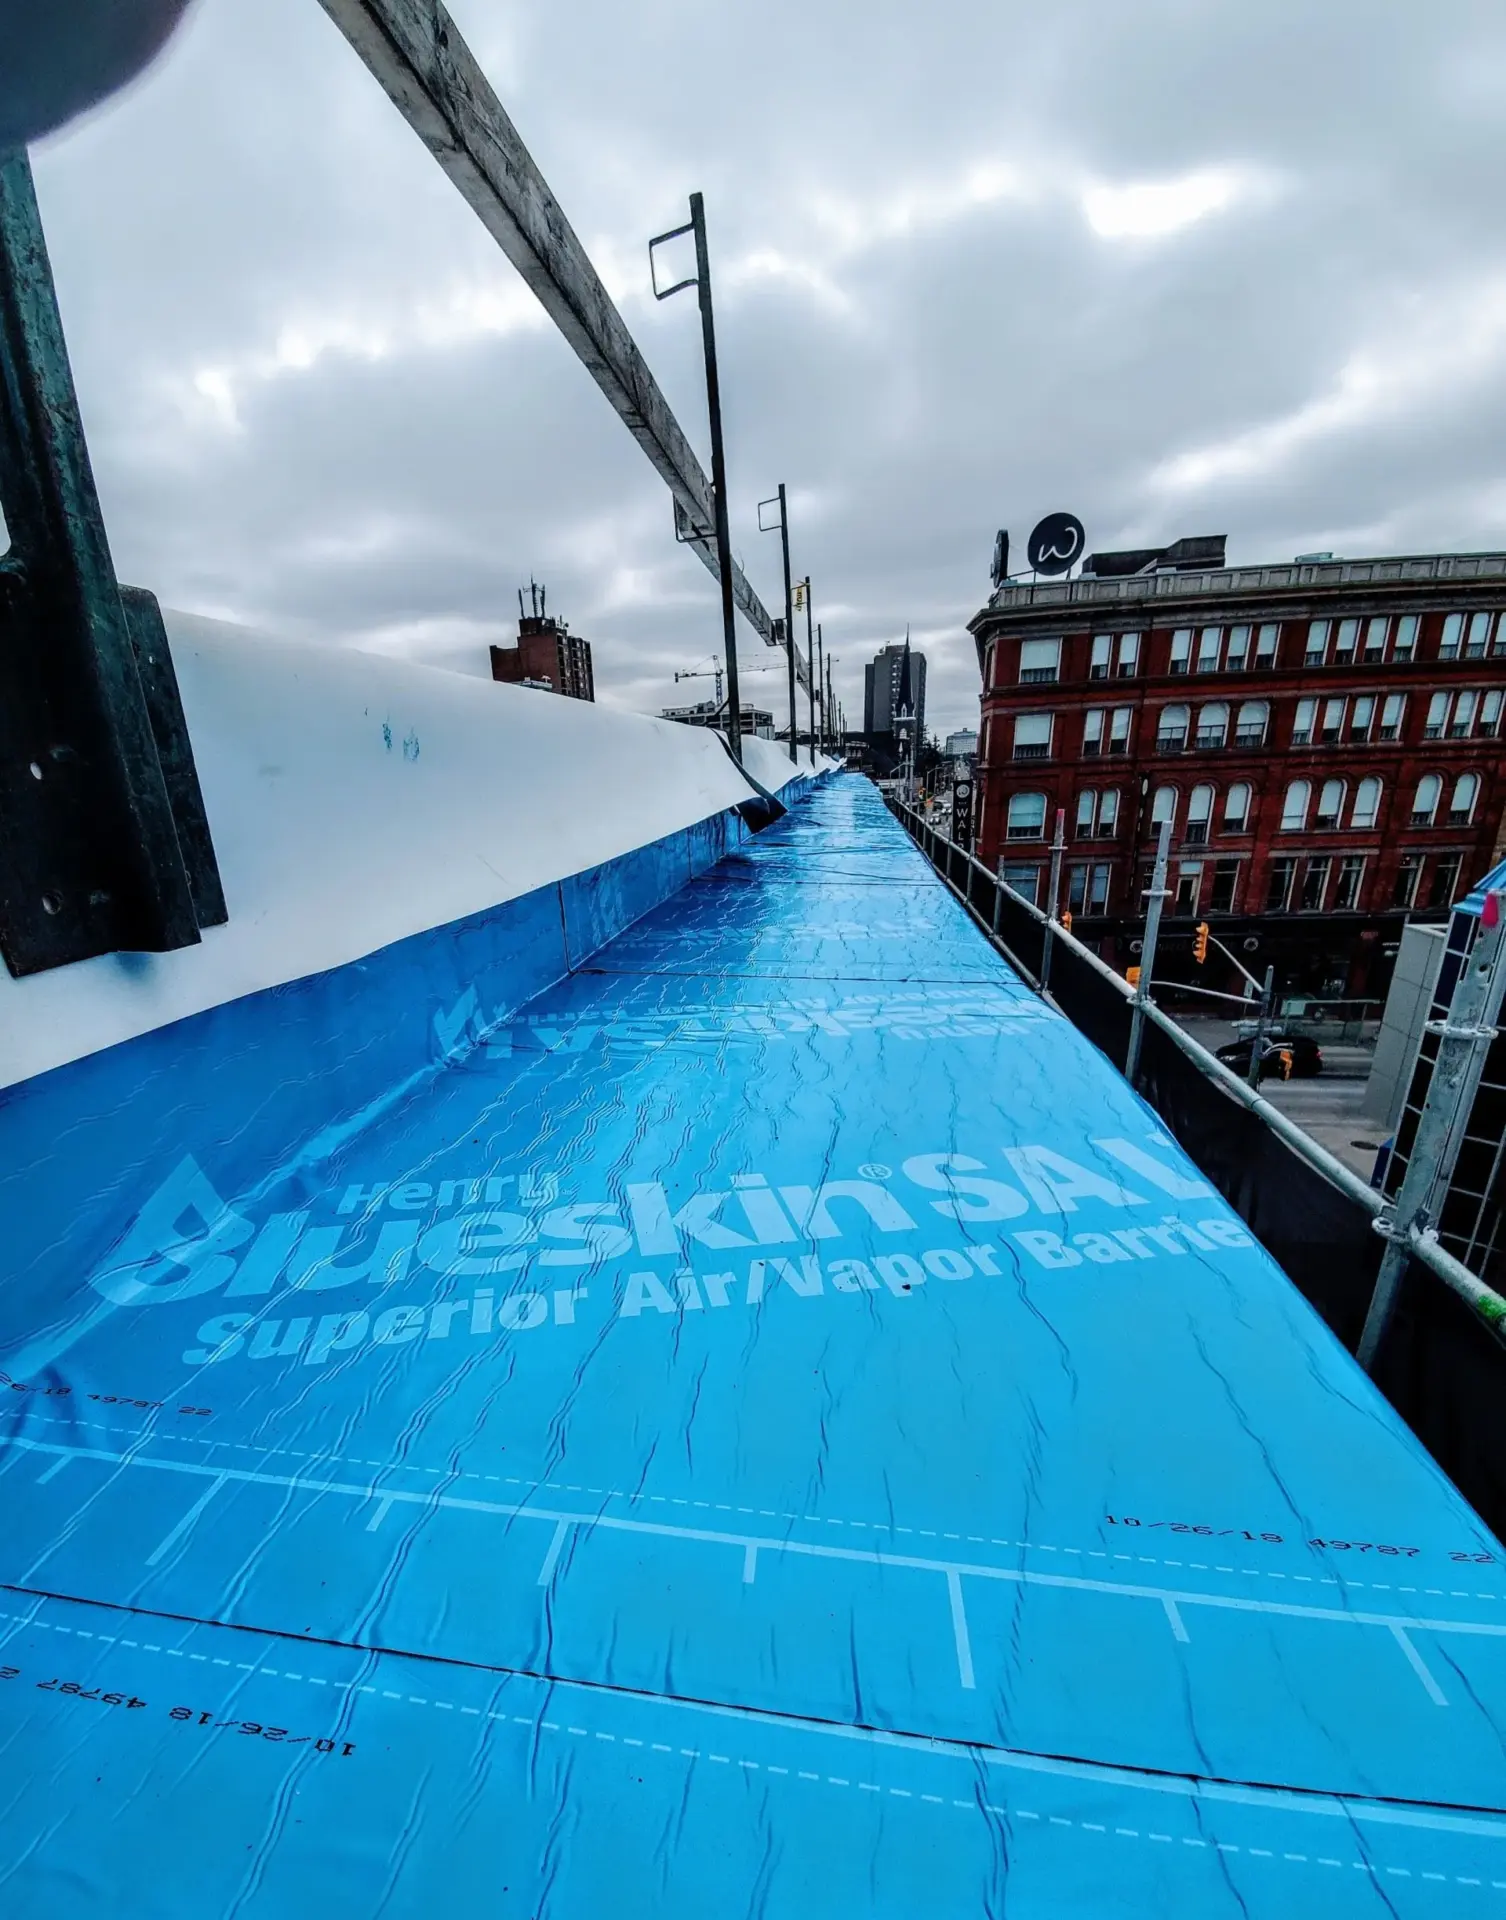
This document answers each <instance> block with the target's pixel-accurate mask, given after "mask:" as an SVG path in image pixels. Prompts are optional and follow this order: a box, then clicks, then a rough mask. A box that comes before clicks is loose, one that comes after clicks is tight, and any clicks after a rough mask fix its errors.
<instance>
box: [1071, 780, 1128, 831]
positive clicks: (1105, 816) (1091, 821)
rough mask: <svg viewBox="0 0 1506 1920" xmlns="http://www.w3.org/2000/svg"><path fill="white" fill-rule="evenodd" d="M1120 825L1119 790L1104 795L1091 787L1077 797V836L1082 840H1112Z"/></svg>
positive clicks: (1109, 789) (1106, 791) (1111, 788)
mask: <svg viewBox="0 0 1506 1920" xmlns="http://www.w3.org/2000/svg"><path fill="white" fill-rule="evenodd" d="M1118 825H1119V789H1118V788H1117V787H1108V788H1106V789H1105V790H1104V791H1103V792H1102V793H1098V792H1095V791H1094V790H1093V789H1092V788H1091V787H1090V788H1089V789H1088V790H1087V792H1085V793H1080V794H1078V796H1077V834H1078V838H1079V839H1081V840H1092V839H1095V838H1096V839H1099V840H1111V839H1112V838H1113V837H1114V832H1115V829H1116V828H1117V827H1118Z"/></svg>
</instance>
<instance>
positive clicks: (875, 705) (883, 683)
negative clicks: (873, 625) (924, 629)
mask: <svg viewBox="0 0 1506 1920" xmlns="http://www.w3.org/2000/svg"><path fill="white" fill-rule="evenodd" d="M902 695H903V696H904V698H903V700H902V697H901V696H902ZM901 705H904V706H907V707H908V708H909V710H910V712H911V713H912V715H913V716H914V721H913V724H914V739H915V741H916V743H917V745H919V744H920V743H922V742H923V741H924V740H925V737H926V657H925V655H924V654H923V653H915V652H913V651H912V650H911V647H910V641H909V637H908V635H907V636H906V638H905V639H904V640H903V641H901V642H900V643H899V644H898V645H895V646H888V647H884V648H883V649H882V650H881V651H880V652H878V653H876V654H875V655H874V657H873V659H872V661H870V663H869V664H868V665H867V666H866V667H864V669H863V731H864V733H866V734H867V735H868V736H869V738H870V739H872V738H874V737H875V736H879V735H884V734H892V733H893V732H894V731H895V725H894V721H895V715H896V714H897V713H898V712H899V711H900V708H901Z"/></svg>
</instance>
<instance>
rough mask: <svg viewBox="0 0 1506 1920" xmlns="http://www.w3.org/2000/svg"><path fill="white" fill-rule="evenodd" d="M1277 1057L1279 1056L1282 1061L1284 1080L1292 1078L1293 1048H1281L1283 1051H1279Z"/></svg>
mask: <svg viewBox="0 0 1506 1920" xmlns="http://www.w3.org/2000/svg"><path fill="white" fill-rule="evenodd" d="M1276 1057H1277V1058H1278V1059H1279V1060H1280V1062H1281V1077H1282V1079H1283V1080H1290V1079H1291V1077H1292V1050H1291V1048H1290V1047H1283V1048H1282V1049H1281V1052H1280V1053H1279V1054H1278V1055H1277V1056H1276Z"/></svg>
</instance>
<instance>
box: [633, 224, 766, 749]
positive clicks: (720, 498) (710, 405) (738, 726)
mask: <svg viewBox="0 0 1506 1920" xmlns="http://www.w3.org/2000/svg"><path fill="white" fill-rule="evenodd" d="M686 233H690V234H694V236H695V273H694V275H693V276H692V277H690V278H689V279H685V280H679V281H676V283H675V284H674V286H672V287H665V288H664V290H663V291H662V292H661V291H660V289H659V285H658V282H657V281H655V280H654V248H655V247H657V246H661V245H662V244H663V243H664V242H665V241H666V240H677V239H678V238H679V237H680V236H681V235H682V234H686ZM648 259H649V278H650V281H652V282H653V289H654V298H655V299H656V300H667V299H668V298H669V297H670V295H671V294H674V293H679V292H680V291H681V290H682V288H685V287H694V288H695V289H696V293H697V297H698V299H699V301H700V308H701V346H702V349H703V351H704V353H705V358H706V412H707V414H708V415H709V417H710V422H711V504H712V512H713V515H714V518H715V531H716V566H717V572H718V573H719V574H720V575H721V588H722V638H723V642H724V645H725V652H726V660H727V731H728V734H729V736H730V739H731V746H732V752H733V754H734V755H735V757H736V758H737V759H738V761H741V760H742V757H743V713H742V701H741V700H740V698H739V696H738V685H737V629H736V616H735V613H734V610H733V602H732V539H731V535H730V533H729V532H728V527H727V456H726V452H725V450H724V448H723V445H722V391H721V384H720V381H719V380H718V377H717V369H716V325H715V322H714V321H713V319H712V314H711V260H710V255H709V253H708V252H707V247H706V208H705V204H704V202H703V201H702V198H701V196H700V194H698V193H693V194H692V195H691V196H690V218H689V220H688V221H687V222H686V223H685V225H684V226H683V227H674V228H672V229H671V231H670V232H668V233H661V234H657V235H655V237H654V238H653V239H652V240H650V241H649V243H648ZM782 491H783V489H781V492H782Z"/></svg>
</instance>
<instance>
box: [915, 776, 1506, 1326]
mask: <svg viewBox="0 0 1506 1920" xmlns="http://www.w3.org/2000/svg"><path fill="white" fill-rule="evenodd" d="M889 804H890V806H891V808H892V809H893V811H894V813H895V815H896V817H897V818H898V819H899V821H900V822H901V824H902V825H903V826H904V827H905V829H906V831H907V832H908V833H909V834H910V836H911V838H912V839H914V840H915V841H916V843H917V844H918V845H919V846H920V848H921V850H922V852H924V853H925V855H926V857H927V858H928V859H929V860H930V862H931V864H932V866H933V867H935V869H936V871H937V872H938V873H939V874H940V875H941V877H942V879H943V880H945V881H946V883H947V885H948V886H949V887H951V889H952V891H953V892H954V893H955V894H956V895H957V897H958V898H959V900H961V902H962V904H963V905H964V906H965V907H966V908H967V909H968V911H969V912H970V913H971V914H972V915H973V916H974V918H975V919H976V920H977V921H978V924H979V925H980V927H982V928H983V930H984V932H985V933H987V934H988V936H989V938H990V940H992V941H993V942H994V943H995V944H996V945H997V946H998V947H999V949H1000V951H1001V952H1002V953H1003V954H1004V955H1005V957H1006V958H1007V959H1008V961H1009V963H1010V965H1011V966H1013V967H1014V968H1015V970H1016V971H1017V972H1018V973H1019V974H1020V975H1021V977H1022V978H1023V979H1024V980H1025V981H1027V982H1028V984H1029V985H1030V986H1032V987H1034V988H1035V989H1036V991H1037V992H1039V993H1041V995H1042V997H1043V998H1044V999H1046V1000H1047V1001H1049V1002H1050V1004H1051V1005H1052V1006H1054V1007H1056V1009H1057V1011H1058V1012H1059V1013H1061V1014H1062V1015H1063V1017H1064V1018H1070V1017H1071V1016H1070V1014H1068V1013H1067V1010H1066V1009H1065V1008H1064V1007H1062V1006H1061V1004H1060V1003H1059V1002H1058V1001H1057V1000H1056V999H1055V998H1054V996H1053V995H1052V994H1051V992H1050V989H1049V987H1042V985H1041V982H1040V980H1039V979H1038V978H1037V976H1036V975H1035V974H1034V973H1033V972H1032V971H1031V970H1030V968H1029V967H1027V966H1026V965H1024V963H1023V962H1022V961H1021V960H1020V958H1019V956H1018V955H1017V954H1015V953H1013V952H1011V951H1010V949H1009V947H1008V945H1007V944H1006V942H1005V941H1004V940H1003V939H1002V938H1001V937H1000V934H999V917H1000V914H999V910H1000V907H1001V906H1002V903H1003V901H1004V899H1005V898H1008V899H1009V900H1010V901H1011V902H1012V903H1013V904H1014V906H1015V907H1016V908H1017V909H1018V910H1020V911H1021V912H1024V913H1025V914H1028V915H1029V917H1030V918H1031V919H1032V920H1034V921H1035V922H1036V923H1037V924H1038V925H1039V926H1040V928H1041V932H1042V937H1043V940H1044V941H1045V943H1046V945H1045V951H1046V952H1048V953H1049V951H1050V947H1051V943H1052V942H1054V941H1060V942H1061V943H1062V944H1063V946H1065V947H1068V948H1070V949H1071V951H1072V952H1073V953H1074V954H1076V955H1077V956H1078V958H1079V959H1080V960H1082V962H1083V963H1084V964H1085V965H1087V966H1088V967H1090V968H1091V969H1092V970H1093V971H1094V972H1095V973H1097V974H1098V975H1100V976H1101V978H1102V979H1103V980H1104V981H1105V982H1107V983H1108V984H1109V985H1110V986H1112V988H1113V990H1114V991H1115V992H1116V993H1118V994H1119V995H1120V996H1121V997H1122V998H1123V1000H1124V1001H1125V1003H1126V1005H1127V1006H1128V1005H1132V1004H1133V1003H1134V1000H1135V990H1134V988H1133V987H1132V986H1131V985H1130V983H1129V982H1128V981H1127V980H1126V979H1125V978H1124V977H1123V975H1121V974H1118V973H1116V972H1115V971H1114V969H1113V968H1112V967H1111V966H1109V965H1108V963H1107V962H1106V961H1105V960H1104V959H1103V958H1102V957H1101V956H1100V955H1098V954H1096V953H1094V951H1093V950H1092V948H1091V947H1088V946H1085V945H1084V944H1083V943H1082V941H1081V940H1079V939H1078V938H1077V937H1076V935H1075V934H1072V933H1069V932H1068V931H1067V929H1066V928H1065V927H1063V926H1061V925H1060V924H1059V923H1058V922H1056V921H1054V920H1052V919H1051V918H1050V916H1049V915H1047V914H1045V913H1043V912H1042V911H1041V909H1040V908H1039V907H1038V906H1036V905H1035V903H1034V901H1031V900H1027V899H1026V898H1025V896H1024V895H1023V894H1020V893H1016V892H1015V890H1014V889H1013V887H1010V886H1008V885H1006V884H1005V882H1004V881H1003V880H1002V879H1001V878H1000V877H999V875H998V874H996V873H992V872H990V870H989V868H988V867H987V866H985V865H984V863H983V862H982V861H981V860H980V859H979V858H978V857H977V855H976V854H974V853H972V852H970V851H969V850H968V849H967V848H965V847H959V846H958V845H957V844H956V843H955V842H954V841H952V840H948V839H946V838H945V837H944V836H943V835H942V834H940V833H938V832H937V831H936V829H935V828H934V827H933V826H932V825H931V824H930V822H929V821H928V820H926V819H925V818H924V816H923V815H921V814H919V813H917V812H916V811H915V810H914V808H912V807H908V806H906V805H905V804H904V803H903V802H902V801H900V800H898V799H891V800H890V802H889ZM959 865H960V867H961V869H962V872H963V874H964V876H965V883H964V884H963V885H961V886H959V885H958V882H957V872H958V868H959ZM980 879H981V881H982V883H983V885H984V886H985V888H986V889H987V890H988V892H989V893H991V894H992V896H993V908H992V912H991V914H987V915H985V914H984V913H983V912H981V911H980V910H979V907H978V903H977V901H976V900H975V899H974V898H973V892H974V887H975V885H976V883H977V882H978V881H979V880H980ZM1043 971H1045V972H1047V973H1048V974H1049V968H1043ZM1141 1007H1142V1009H1143V1015H1144V1018H1145V1020H1146V1021H1147V1022H1149V1023H1150V1024H1151V1025H1152V1026H1154V1027H1156V1028H1157V1029H1158V1030H1159V1031H1160V1032H1161V1033H1164V1034H1165V1035H1166V1037H1167V1039H1168V1040H1170V1041H1171V1042H1172V1043H1173V1045H1175V1046H1176V1047H1178V1048H1179V1049H1180V1050H1181V1051H1182V1052H1183V1053H1184V1054H1185V1055H1186V1056H1187V1058H1188V1059H1189V1060H1190V1061H1191V1062H1192V1064H1193V1065H1194V1066H1195V1067H1196V1068H1197V1070H1198V1071H1199V1072H1200V1073H1201V1074H1202V1075H1203V1076H1204V1078H1206V1079H1207V1080H1209V1081H1211V1082H1212V1083H1213V1084H1214V1085H1215V1086H1217V1087H1218V1088H1219V1089H1220V1090H1221V1091H1222V1092H1224V1093H1226V1094H1227V1095H1228V1096H1229V1098H1230V1099H1231V1100H1236V1101H1238V1102H1239V1103H1240V1105H1241V1106H1244V1107H1247V1108H1248V1109H1249V1110H1250V1112H1251V1113H1252V1114H1254V1115H1255V1116H1256V1117H1257V1118H1258V1119H1259V1120H1260V1121H1261V1122H1262V1123H1263V1124H1264V1125H1265V1126H1267V1127H1269V1128H1270V1130H1271V1132H1272V1133H1274V1134H1276V1135H1277V1137H1278V1138H1279V1139H1281V1140H1282V1141H1284V1142H1285V1144H1286V1145H1287V1146H1288V1147H1290V1148H1291V1150H1292V1152H1293V1153H1295V1154H1296V1155H1297V1156H1298V1157H1299V1158H1300V1159H1301V1160H1303V1161H1305V1162H1306V1164H1307V1165H1308V1166H1309V1167H1311V1168H1312V1170H1313V1171H1314V1172H1315V1173H1317V1174H1319V1175H1320V1176H1321V1177H1322V1178H1323V1179H1324V1180H1326V1181H1327V1182H1328V1183H1329V1184H1330V1185H1331V1186H1333V1187H1335V1188H1337V1189H1338V1191H1339V1192H1340V1193H1342V1194H1343V1195H1344V1196H1345V1198H1346V1199H1348V1200H1351V1201H1353V1203H1354V1204H1355V1205H1356V1206H1357V1207H1360V1208H1362V1209H1363V1210H1364V1212H1365V1213H1366V1215H1367V1216H1368V1217H1369V1219H1370V1222H1371V1224H1372V1225H1373V1226H1375V1228H1376V1230H1377V1231H1378V1232H1383V1231H1385V1225H1386V1220H1385V1218H1384V1217H1383V1216H1388V1203H1387V1201H1386V1199H1385V1198H1384V1197H1383V1196H1382V1195H1381V1194H1379V1193H1377V1192H1376V1190H1375V1189H1374V1188H1373V1187H1372V1186H1370V1185H1369V1184H1368V1183H1367V1182H1366V1181H1364V1180H1362V1179H1361V1178H1360V1176H1359V1175H1358V1174H1357V1173H1355V1172H1353V1171H1352V1169H1350V1168H1349V1167H1346V1166H1345V1165H1344V1163H1343V1161H1342V1160H1340V1159H1338V1158H1337V1156H1336V1155H1334V1154H1331V1153H1330V1152H1329V1151H1328V1149H1327V1148H1326V1147H1324V1146H1322V1145H1321V1144H1320V1143H1319V1142H1318V1141H1316V1140H1314V1139H1313V1138H1312V1136H1311V1135H1310V1134H1308V1133H1304V1132H1303V1130H1302V1128H1301V1127H1299V1126H1298V1125H1297V1124H1296V1122H1295V1121H1293V1120H1291V1119H1290V1118H1289V1117H1288V1116H1287V1115H1286V1114H1284V1113H1283V1112H1282V1111H1281V1109H1280V1108H1279V1107H1276V1106H1273V1105H1272V1104H1271V1102H1270V1101H1269V1100H1267V1099H1266V1098H1265V1097H1264V1096H1263V1095H1262V1094H1260V1093H1258V1092H1257V1091H1256V1090H1255V1089H1254V1088H1253V1087H1250V1086H1247V1085H1246V1083H1245V1082H1244V1081H1243V1080H1241V1079H1240V1078H1239V1076H1238V1075H1237V1074H1235V1073H1232V1072H1231V1071H1230V1070H1229V1068H1228V1067H1226V1066H1225V1065H1224V1064H1223V1062H1222V1061H1221V1060H1217V1059H1215V1058H1214V1056H1213V1055H1212V1054H1211V1053H1210V1052H1209V1051H1208V1049H1207V1048H1206V1047H1204V1046H1202V1045H1201V1044H1200V1043H1199V1042H1198V1041H1196V1040H1194V1039H1193V1037H1192V1035H1191V1034H1190V1033H1186V1032H1184V1031H1183V1029H1182V1028H1181V1027H1179V1026H1178V1025H1177V1023H1176V1021H1175V1020H1173V1019H1172V1018H1171V1017H1170V1015H1169V1014H1167V1013H1164V1012H1163V1011H1162V1010H1161V1008H1160V1007H1158V1006H1157V1005H1156V1004H1155V1002H1154V1001H1153V1000H1148V999H1144V1000H1142V1001H1141ZM1406 1244H1407V1246H1408V1247H1409V1249H1410V1251H1411V1253H1412V1254H1413V1256H1414V1257H1415V1258H1416V1260H1417V1261H1418V1262H1419V1264H1420V1265H1422V1266H1424V1267H1426V1268H1427V1269H1428V1271H1429V1272H1430V1273H1432V1274H1433V1275H1435V1276H1436V1278H1438V1279H1439V1280H1441V1281H1442V1282H1443V1283H1444V1285H1445V1286H1446V1287H1449V1288H1450V1289H1451V1290H1452V1291H1453V1292H1454V1293H1456V1294H1457V1295H1458V1296H1459V1297H1460V1299H1461V1300H1463V1301H1464V1302H1465V1303H1466V1304H1467V1305H1468V1306H1469V1307H1470V1309H1471V1311H1472V1312H1473V1313H1474V1314H1475V1315H1476V1316H1477V1317H1478V1318H1479V1319H1480V1320H1481V1321H1482V1322H1483V1323H1484V1325H1485V1326H1486V1327H1487V1328H1488V1329H1489V1330H1490V1332H1491V1333H1492V1334H1494V1335H1495V1337H1496V1338H1497V1340H1499V1341H1501V1343H1502V1344H1503V1345H1506V1299H1503V1298H1502V1297H1501V1295H1500V1294H1498V1293H1496V1292H1495V1291H1494V1289H1493V1288H1491V1287H1488V1286H1486V1284H1485V1283H1484V1281H1483V1280H1481V1279H1479V1278H1478V1276H1477V1275H1475V1274H1473V1273H1471V1272H1470V1271H1469V1269H1468V1268H1467V1267H1466V1266H1464V1265H1463V1264H1462V1262H1460V1261H1458V1260H1456V1259H1455V1258H1454V1256H1453V1255H1452V1254H1451V1253H1448V1252H1447V1251H1446V1250H1445V1249H1444V1248H1443V1247H1442V1246H1440V1245H1439V1243H1438V1240H1437V1238H1436V1236H1435V1235H1433V1234H1432V1233H1429V1232H1425V1231H1421V1230H1418V1229H1417V1228H1413V1229H1412V1230H1411V1231H1410V1232H1409V1233H1408V1234H1407V1235H1406Z"/></svg>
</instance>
